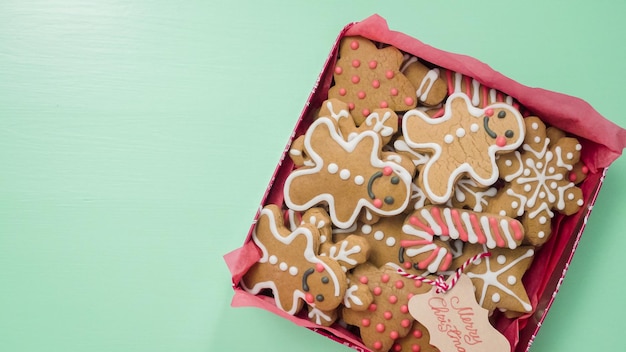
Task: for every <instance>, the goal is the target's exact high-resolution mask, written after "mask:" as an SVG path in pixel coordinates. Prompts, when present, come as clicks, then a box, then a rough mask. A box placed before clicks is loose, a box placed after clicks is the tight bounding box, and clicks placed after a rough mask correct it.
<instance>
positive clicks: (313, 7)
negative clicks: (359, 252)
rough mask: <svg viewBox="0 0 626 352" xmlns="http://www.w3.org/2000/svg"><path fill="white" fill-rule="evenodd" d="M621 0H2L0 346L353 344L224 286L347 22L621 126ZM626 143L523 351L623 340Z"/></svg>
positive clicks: (625, 53)
mask: <svg viewBox="0 0 626 352" xmlns="http://www.w3.org/2000/svg"><path fill="white" fill-rule="evenodd" d="M619 3H623V2H619V1H594V2H591V1H585V2H579V1H567V2H566V1H563V2H550V3H548V2H546V1H502V0H500V1H484V2H469V1H416V0H413V1H384V2H383V1H344V2H338V1H337V2H335V1H315V2H313V1H311V2H301V3H298V2H295V1H277V0H269V1H253V0H249V1H156V0H152V1H148V0H146V1H139V0H137V1H115V0H103V1H71V0H42V1H26V0H4V1H2V2H0V351H6V352H26V351H28V352H30V351H63V352H67V351H94V352H95V351H103V352H104V351H106V352H111V351H133V352H141V351H146V352H147V351H149V352H157V351H300V352H307V351H349V350H348V349H347V348H345V347H342V346H340V345H338V344H336V343H334V342H332V341H330V340H327V339H325V338H323V337H320V336H318V335H316V334H314V333H312V332H309V331H308V330H305V329H301V328H298V327H296V326H295V325H293V324H291V323H289V322H287V321H284V320H282V319H280V318H278V317H277V316H274V315H272V314H271V313H268V312H265V311H262V310H259V309H253V308H238V309H234V308H231V307H230V306H229V304H230V299H231V296H232V289H231V287H230V275H229V272H228V270H227V268H226V265H225V264H224V261H223V259H222V255H224V254H225V253H227V252H229V251H231V250H233V249H235V248H237V247H239V246H240V245H241V244H242V243H243V240H244V237H245V236H246V233H247V231H248V228H249V226H250V223H251V221H252V218H253V216H254V214H255V212H256V210H257V207H258V205H259V202H260V201H261V197H262V195H263V193H264V191H265V187H266V185H267V183H268V181H269V179H270V177H271V175H272V173H273V171H274V168H275V165H276V163H277V161H278V159H279V157H280V155H281V153H282V151H283V149H284V147H285V145H286V143H287V141H288V139H289V136H290V133H291V131H292V128H293V126H294V124H295V122H296V119H297V118H298V115H299V113H300V111H301V110H302V108H303V106H304V103H305V101H306V98H307V97H308V95H309V92H310V90H311V88H312V86H313V84H314V82H315V79H316V78H317V75H318V74H319V72H320V69H321V68H322V65H323V63H324V60H325V59H326V55H327V54H328V51H329V49H330V47H331V45H332V43H333V41H334V40H335V37H336V36H337V34H338V33H339V31H340V30H341V28H342V27H343V26H344V25H345V24H347V23H349V22H351V21H358V20H361V19H364V18H366V17H368V16H369V15H371V14H373V13H379V14H381V15H382V16H383V17H385V18H386V19H387V20H388V23H389V25H390V27H391V28H392V29H395V30H399V31H403V32H405V33H407V34H409V35H412V36H414V37H417V38H419V39H421V40H422V41H424V42H426V43H429V44H431V45H434V46H436V47H439V48H442V49H445V50H449V51H454V52H459V53H464V54H468V55H472V56H474V57H476V58H478V59H480V60H482V61H485V62H487V63H489V64H490V65H491V66H492V67H493V68H495V69H496V70H498V71H500V72H502V73H504V74H506V75H508V76H510V77H512V78H513V79H516V80H518V81H520V82H521V83H524V84H527V85H530V86H537V87H542V88H547V89H552V90H556V91H560V92H563V93H567V94H571V95H574V96H578V97H581V98H583V99H585V100H587V101H588V102H589V103H591V104H592V105H593V106H594V107H595V108H596V109H597V110H598V111H599V112H600V113H602V114H603V115H605V116H606V117H607V118H608V119H610V120H612V121H614V122H615V123H617V124H618V125H620V126H622V127H626V115H625V114H624V112H623V104H624V87H625V86H624V80H625V79H626V70H625V69H624V62H626V46H624V44H623V40H624V37H625V35H626V21H624V20H623V17H624V15H625V14H626V6H624V5H618V4H619ZM624 175H626V159H625V158H623V157H622V158H621V159H619V160H617V162H615V163H614V165H613V166H612V167H611V168H610V170H609V171H608V176H607V178H606V182H605V185H604V187H603V189H602V191H601V193H600V196H599V198H598V202H597V204H596V206H595V208H594V211H593V213H592V216H591V217H590V219H589V222H588V226H587V229H586V232H585V234H584V236H583V238H582V241H581V243H580V247H579V249H578V252H577V253H576V256H575V258H574V260H573V261H572V263H571V266H570V270H569V273H568V276H567V278H566V279H565V280H564V282H563V285H562V287H561V292H560V293H559V295H558V296H557V299H556V302H555V304H554V306H553V308H552V310H551V311H550V314H549V316H548V318H547V319H546V321H545V323H544V326H543V328H542V329H541V331H540V333H539V335H538V337H537V339H536V340H535V343H534V345H533V348H532V349H531V350H532V351H569V352H573V351H587V350H589V349H595V350H607V351H614V350H619V349H622V348H623V342H622V338H623V335H624V327H626V323H625V322H624V320H623V319H624V317H625V315H626V303H625V300H624V296H625V293H624V292H626V281H625V280H624V276H625V274H624V267H625V266H624V255H623V254H622V253H623V250H624V248H626V233H625V232H624V228H625V225H626V220H625V219H626V205H625V202H624V199H626V186H625V185H624V181H623V178H624Z"/></svg>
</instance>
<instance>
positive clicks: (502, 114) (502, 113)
mask: <svg viewBox="0 0 626 352" xmlns="http://www.w3.org/2000/svg"><path fill="white" fill-rule="evenodd" d="M505 117H506V111H504V110H503V111H500V112H499V113H498V118H499V119H503V118H505Z"/></svg>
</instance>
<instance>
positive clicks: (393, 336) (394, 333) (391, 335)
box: [389, 330, 400, 340]
mask: <svg viewBox="0 0 626 352" xmlns="http://www.w3.org/2000/svg"><path fill="white" fill-rule="evenodd" d="M389 337H391V338H392V339H393V340H395V339H397V338H398V337H400V334H399V333H398V332H397V331H395V330H393V331H392V332H390V333H389Z"/></svg>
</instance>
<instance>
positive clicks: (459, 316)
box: [409, 275, 511, 352]
mask: <svg viewBox="0 0 626 352" xmlns="http://www.w3.org/2000/svg"><path fill="white" fill-rule="evenodd" d="M409 312H410V313H411V315H412V316H413V317H414V318H415V319H417V320H418V321H419V322H420V323H422V324H423V325H424V326H426V328H427V329H428V332H429V333H430V343H431V345H433V346H435V347H437V348H439V350H441V351H446V352H454V351H463V352H470V351H473V352H484V351H490V352H509V351H511V345H510V344H509V341H508V340H507V339H506V338H505V337H504V336H503V335H502V334H501V333H500V332H499V331H498V330H496V329H495V328H494V327H493V326H491V324H490V323H489V317H488V313H489V312H488V311H487V310H486V309H484V308H483V307H481V306H479V305H478V303H477V302H476V298H475V295H474V285H473V284H472V280H471V279H470V278H469V277H468V276H467V275H461V276H460V278H459V280H458V281H457V283H456V285H455V286H454V287H453V288H452V289H450V290H448V291H447V292H445V293H437V292H436V287H434V286H433V289H432V290H430V291H428V292H427V293H425V294H421V295H415V296H413V297H412V298H411V300H409Z"/></svg>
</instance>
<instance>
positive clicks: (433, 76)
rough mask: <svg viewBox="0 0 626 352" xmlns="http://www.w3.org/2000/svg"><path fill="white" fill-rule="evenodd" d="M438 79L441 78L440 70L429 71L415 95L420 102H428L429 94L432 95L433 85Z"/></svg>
mask: <svg viewBox="0 0 626 352" xmlns="http://www.w3.org/2000/svg"><path fill="white" fill-rule="evenodd" d="M438 78H439V69H438V68H433V69H432V70H429V71H428V73H426V75H425V76H424V78H422V82H421V83H420V86H419V87H418V88H417V90H416V91H415V95H416V96H417V97H418V98H419V100H421V101H423V102H424V101H426V99H428V93H430V90H431V89H432V87H433V84H434V83H435V81H436V80H437V79H438Z"/></svg>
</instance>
